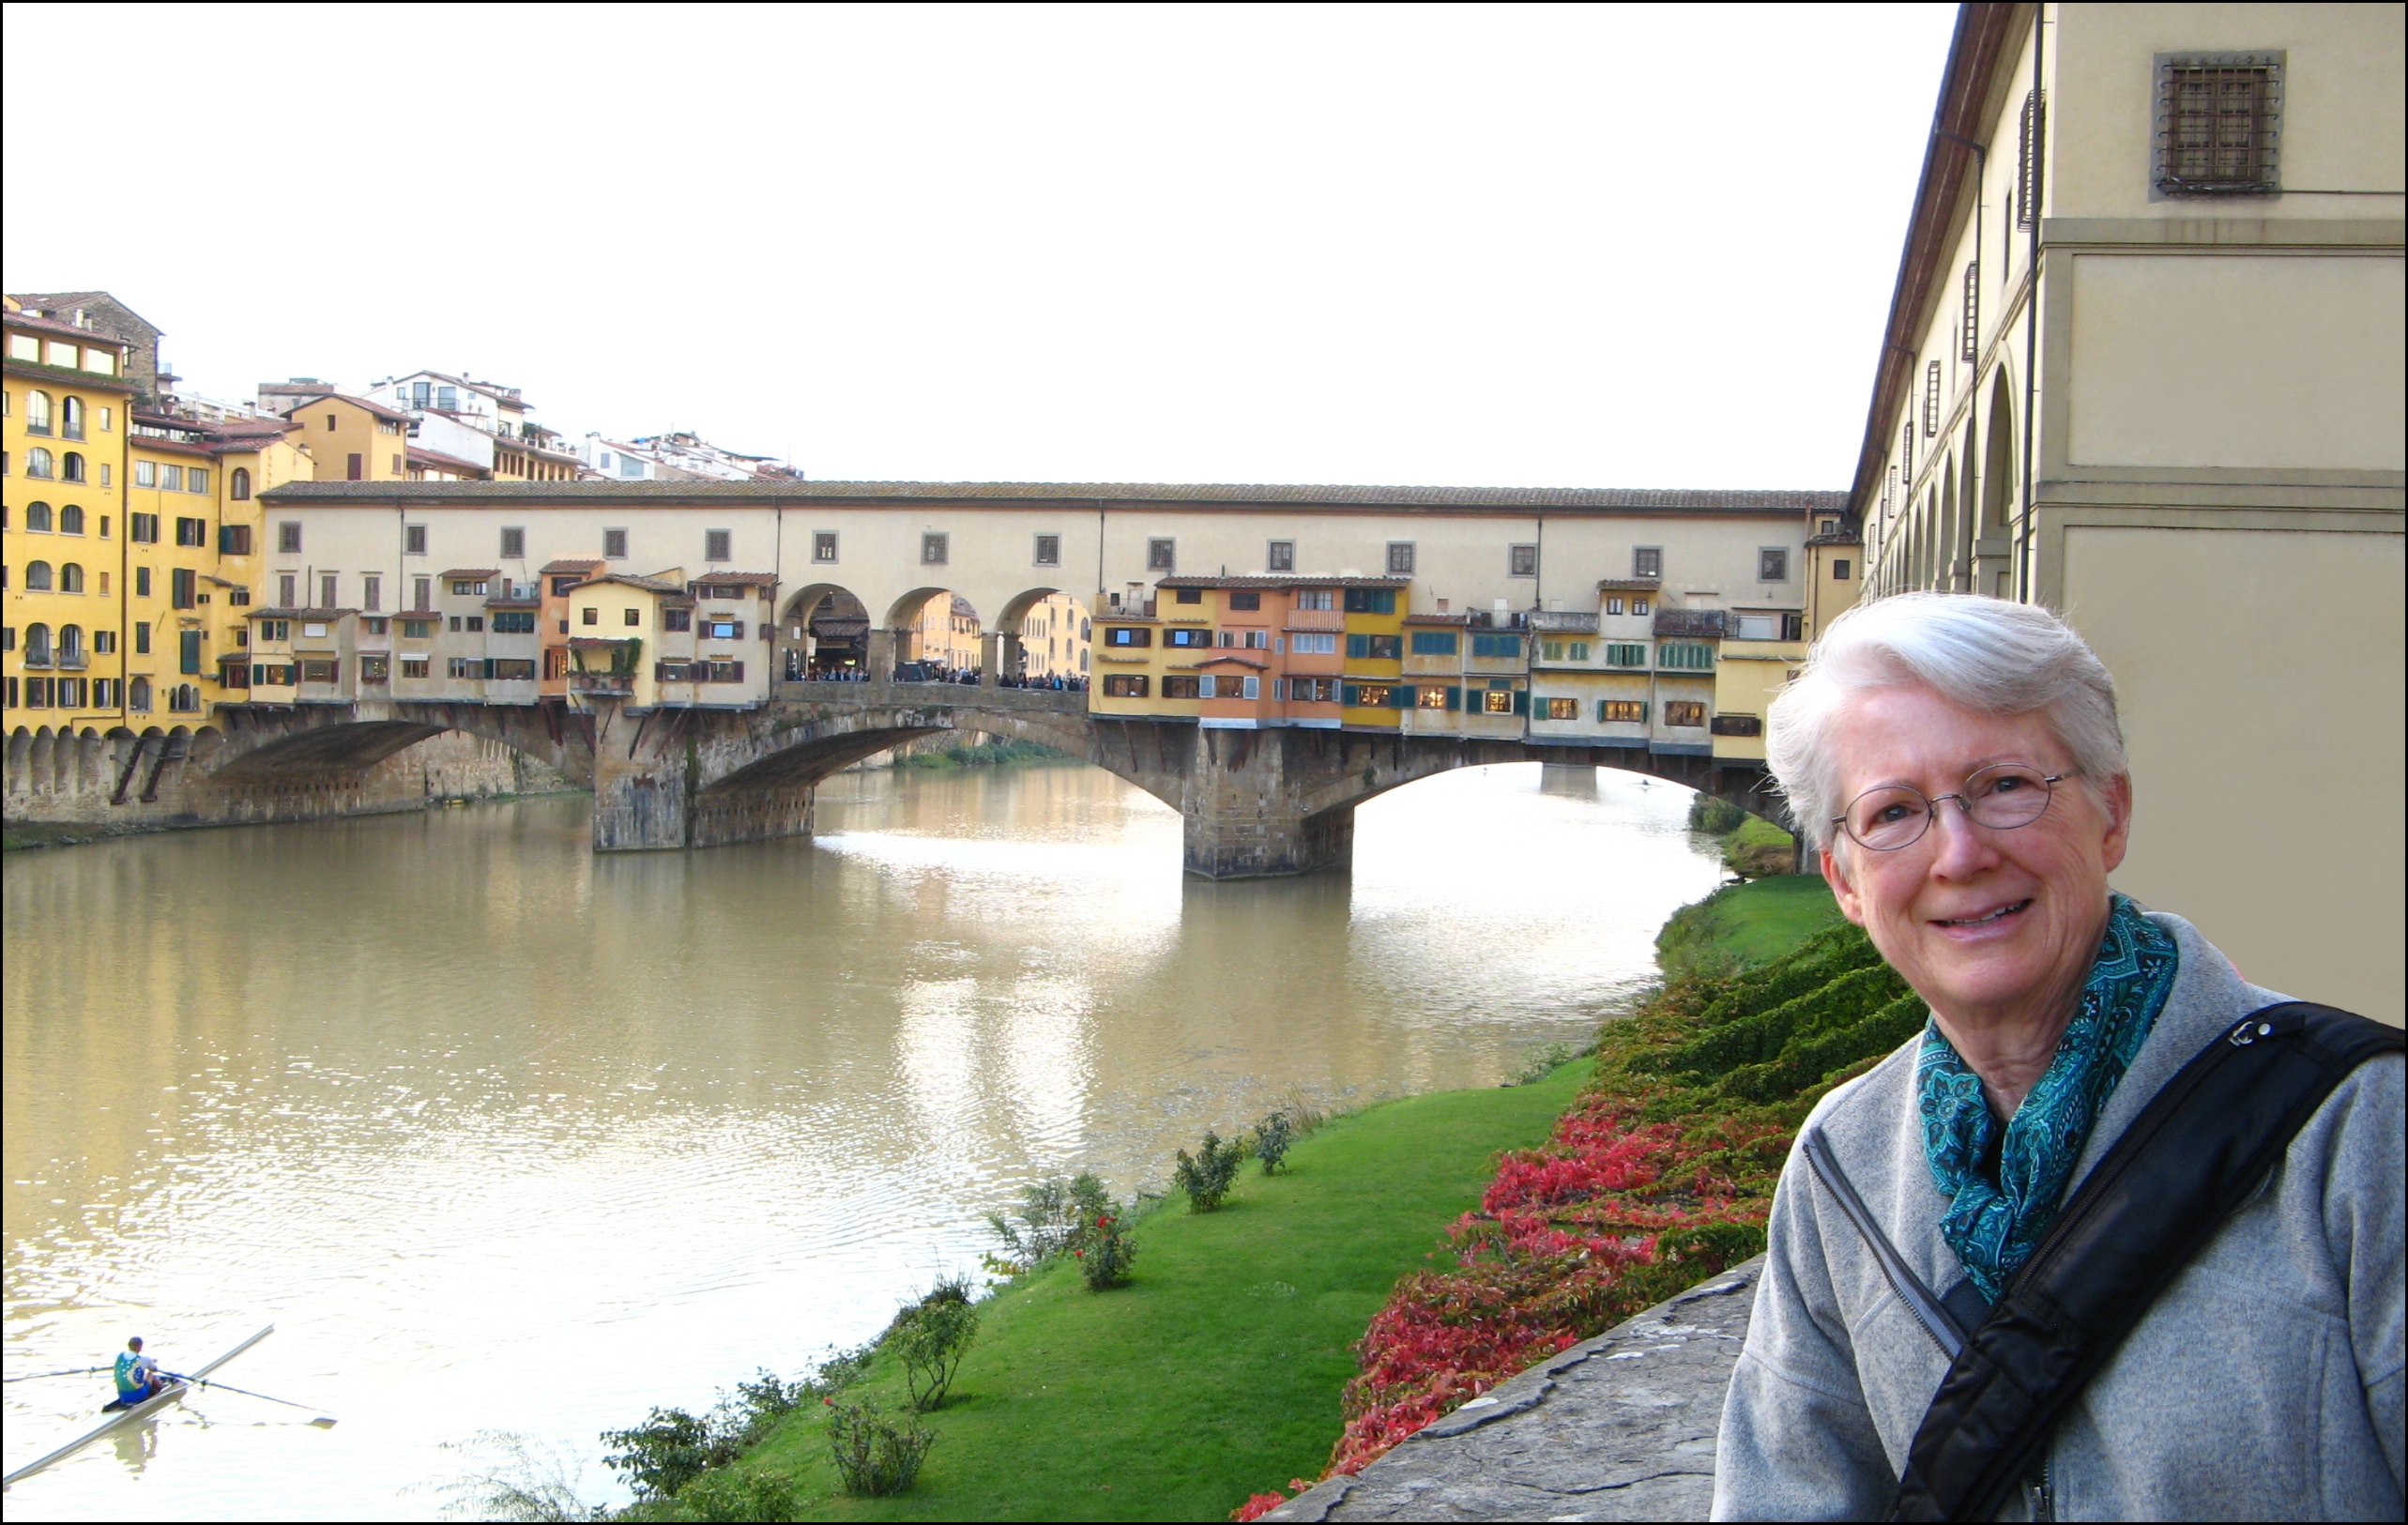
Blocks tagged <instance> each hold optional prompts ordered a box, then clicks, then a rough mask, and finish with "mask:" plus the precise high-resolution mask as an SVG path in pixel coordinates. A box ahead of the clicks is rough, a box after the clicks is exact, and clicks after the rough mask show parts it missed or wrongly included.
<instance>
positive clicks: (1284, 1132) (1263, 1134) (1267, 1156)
mask: <svg viewBox="0 0 2408 1525" xmlns="http://www.w3.org/2000/svg"><path fill="white" fill-rule="evenodd" d="M1295 1142H1296V1124H1295V1123H1293V1122H1292V1121H1288V1114H1287V1113H1285V1112H1270V1113H1266V1114H1264V1116H1263V1119H1262V1121H1259V1122H1257V1123H1256V1124H1255V1125H1254V1157H1255V1158H1256V1159H1257V1160H1260V1161H1261V1162H1262V1173H1263V1174H1264V1175H1270V1174H1271V1173H1272V1172H1273V1171H1275V1170H1277V1169H1278V1168H1279V1165H1280V1162H1281V1161H1282V1160H1285V1159H1287V1158H1288V1148H1289V1146H1291V1145H1293V1144H1294V1143H1295Z"/></svg>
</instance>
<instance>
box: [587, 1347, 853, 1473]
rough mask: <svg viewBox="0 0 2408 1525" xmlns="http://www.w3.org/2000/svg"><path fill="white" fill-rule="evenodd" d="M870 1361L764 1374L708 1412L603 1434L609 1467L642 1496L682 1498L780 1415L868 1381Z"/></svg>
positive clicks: (676, 1414) (671, 1412) (848, 1358)
mask: <svg viewBox="0 0 2408 1525" xmlns="http://www.w3.org/2000/svg"><path fill="white" fill-rule="evenodd" d="M868 1359H869V1357H868V1351H867V1350H856V1351H851V1352H849V1353H847V1354H845V1355H839V1356H832V1357H831V1358H830V1359H829V1360H828V1361H826V1362H823V1363H822V1364H821V1365H820V1368H819V1370H818V1371H817V1372H815V1373H814V1374H813V1375H812V1376H811V1377H809V1378H807V1379H805V1380H801V1381H796V1382H785V1381H781V1380H779V1379H778V1377H777V1374H776V1373H774V1372H770V1371H767V1370H764V1371H762V1372H760V1373H758V1374H757V1375H756V1376H755V1377H754V1380H751V1381H749V1382H738V1383H737V1384H736V1391H735V1393H734V1394H733V1395H725V1394H723V1395H721V1397H720V1400H719V1401H718V1402H717V1403H716V1404H714V1405H712V1406H711V1410H710V1411H709V1413H706V1414H693V1413H688V1412H687V1411H685V1410H683V1409H654V1410H653V1411H651V1412H650V1413H649V1414H648V1415H647V1416H646V1417H645V1420H644V1423H643V1424H641V1425H638V1426H635V1427H634V1428H632V1429H614V1430H604V1431H603V1432H602V1443H603V1444H604V1445H607V1446H610V1447H612V1448H613V1449H612V1450H611V1451H610V1452H608V1453H607V1454H605V1455H604V1456H603V1457H602V1465H603V1466H605V1467H608V1468H610V1469H611V1470H612V1471H613V1472H617V1473H619V1474H620V1475H621V1476H623V1477H625V1478H626V1479H627V1481H628V1484H629V1486H630V1487H633V1488H634V1489H635V1491H636V1492H637V1493H638V1494H639V1495H642V1496H645V1497H648V1498H659V1499H669V1498H676V1497H678V1495H679V1494H680V1493H681V1492H682V1490H683V1489H685V1488H686V1487H687V1486H688V1485H690V1484H692V1483H693V1481H694V1480H695V1479H697V1478H699V1477H701V1476H702V1475H703V1473H705V1472H709V1471H711V1470H712V1469H714V1468H718V1467H724V1466H726V1465H727V1464H728V1463H729V1462H731V1461H734V1460H735V1459H736V1458H737V1457H738V1456H742V1455H743V1454H744V1452H745V1451H746V1450H747V1449H749V1448H750V1447H752V1446H753V1445H754V1444H755V1443H757V1442H758V1441H761V1440H762V1438H763V1437H765V1436H767V1435H768V1434H769V1431H770V1425H771V1424H772V1423H773V1422H774V1421H775V1420H776V1419H777V1418H778V1417H779V1416H780V1415H782V1414H787V1413H791V1412H793V1411H795V1410H796V1409H797V1408H799V1407H800V1406H801V1405H802V1404H804V1403H806V1402H808V1401H809V1400H810V1399H812V1398H814V1397H824V1396H827V1395H831V1394H834V1393H837V1392H841V1391H842V1390H843V1389H844V1388H845V1387H846V1386H848V1385H849V1384H850V1383H852V1382H853V1381H854V1380H857V1379H858V1378H859V1377H860V1376H861V1369H862V1367H863V1366H865V1365H867V1363H868Z"/></svg>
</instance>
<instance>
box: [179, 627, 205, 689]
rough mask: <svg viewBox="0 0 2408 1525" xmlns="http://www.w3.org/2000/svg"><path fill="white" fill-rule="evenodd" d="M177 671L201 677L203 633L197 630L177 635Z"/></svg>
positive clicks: (180, 632)
mask: <svg viewBox="0 0 2408 1525" xmlns="http://www.w3.org/2000/svg"><path fill="white" fill-rule="evenodd" d="M175 670H176V671H177V672H179V673H185V674H189V675H191V676H192V677H196V678H197V677H199V676H200V672H201V633H200V632H199V631H197V630H186V631H178V632H176V633H175Z"/></svg>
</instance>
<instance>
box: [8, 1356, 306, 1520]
mask: <svg viewBox="0 0 2408 1525" xmlns="http://www.w3.org/2000/svg"><path fill="white" fill-rule="evenodd" d="M274 1333H276V1326H275V1325H274V1324H269V1325H268V1326H267V1328H265V1329H263V1330H261V1331H260V1332H259V1333H258V1334H253V1335H251V1338H249V1339H247V1340H245V1341H243V1342H242V1343H241V1344H240V1345H237V1346H236V1347H235V1348H234V1349H233V1350H228V1351H227V1352H226V1353H225V1354H223V1355H221V1356H220V1357H218V1358H217V1359H216V1360H215V1361H212V1362H210V1363H209V1364H208V1365H206V1366H202V1367H199V1368H198V1369H196V1370H195V1371H193V1373H192V1375H193V1376H194V1377H196V1378H199V1377H206V1376H207V1375H208V1374H209V1373H211V1372H213V1371H215V1370H217V1369H218V1368H219V1367H220V1366H222V1365H225V1364H226V1363H227V1362H229V1361H232V1360H233V1359H234V1358H235V1357H236V1356H238V1355H240V1354H242V1352H243V1351H245V1350H250V1349H251V1347H252V1346H254V1345H256V1344H258V1343H259V1342H260V1341H261V1340H264V1339H266V1338H267V1336H268V1335H270V1334H274ZM191 1390H192V1384H191V1382H176V1383H175V1384H173V1385H172V1386H170V1387H169V1388H168V1389H167V1391H166V1392H164V1393H161V1394H160V1395H157V1396H156V1397H148V1398H145V1399H143V1400H142V1401H141V1402H140V1403H137V1404H135V1405H134V1406H133V1407H132V1408H130V1409H120V1410H118V1411H116V1412H115V1413H113V1414H111V1415H110V1416H109V1417H108V1418H107V1419H106V1420H103V1421H102V1422H101V1423H99V1424H98V1425H96V1426H93V1427H92V1428H90V1429H88V1430H86V1431H84V1433H83V1434H81V1435H79V1436H77V1437H76V1438H75V1439H73V1440H71V1441H68V1442H67V1443H66V1444H65V1445H62V1446H60V1447H59V1448H58V1449H57V1450H55V1451H53V1452H52V1453H51V1454H50V1455H49V1456H44V1457H42V1458H41V1459H40V1460H38V1461H31V1462H27V1463H26V1464H25V1465H24V1466H23V1467H20V1468H18V1469H17V1470H16V1471H15V1472H10V1473H9V1474H8V1476H7V1477H5V1478H0V1487H8V1486H10V1485H12V1484H15V1483H17V1482H20V1481H22V1480H23V1479H24V1478H28V1477H31V1476H33V1475H34V1473H36V1472H40V1471H41V1470H42V1469H43V1468H45V1467H50V1466H54V1465H56V1464H57V1463H59V1462H62V1461H65V1460H66V1459H67V1458H68V1457H69V1456H73V1455H75V1453H77V1452H78V1451H81V1450H83V1449H84V1447H85V1446H87V1445H90V1444H91V1443H92V1442H93V1441H97V1440H99V1438H100V1437H102V1436H103V1435H111V1434H114V1433H115V1432H116V1431H118V1430H120V1429H124V1428H125V1427H127V1426H130V1425H139V1424H141V1423H143V1422H144V1421H145V1420H147V1419H149V1418H151V1417H153V1416H154V1415H156V1414H158V1413H159V1412H160V1411H162V1410H165V1409H169V1408H172V1407H174V1406H175V1405H176V1404H178V1403H181V1402H183V1401H184V1395H185V1394H187V1393H189V1392H191Z"/></svg>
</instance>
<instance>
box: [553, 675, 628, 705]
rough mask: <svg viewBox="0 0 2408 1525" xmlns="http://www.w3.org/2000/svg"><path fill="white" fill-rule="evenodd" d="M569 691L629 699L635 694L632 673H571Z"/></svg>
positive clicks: (608, 697) (607, 697)
mask: <svg viewBox="0 0 2408 1525" xmlns="http://www.w3.org/2000/svg"><path fill="white" fill-rule="evenodd" d="M569 692H570V693H572V694H587V695H590V696H592V697H596V698H604V699H631V698H633V697H634V696H635V675H634V674H633V673H571V674H570V675H569Z"/></svg>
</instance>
